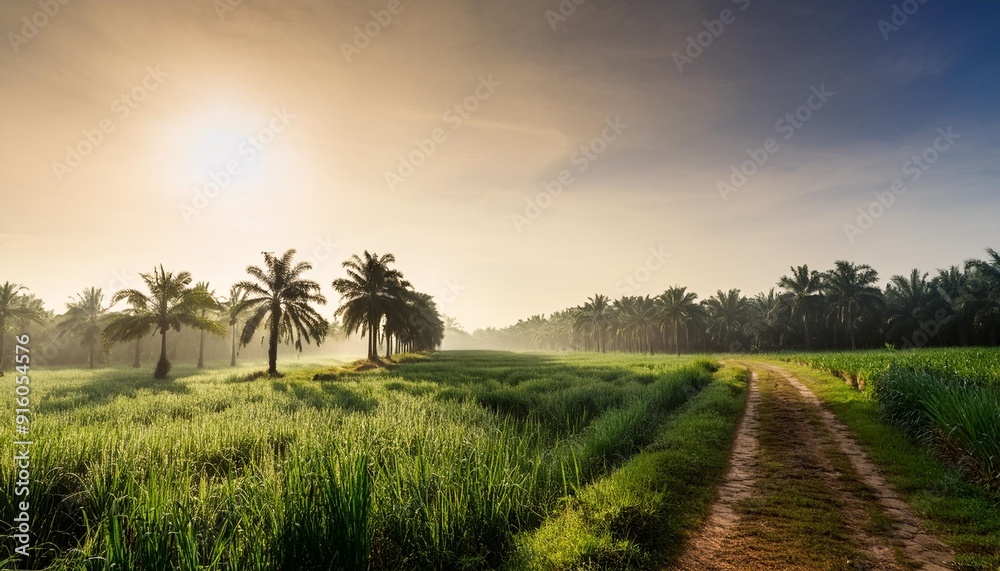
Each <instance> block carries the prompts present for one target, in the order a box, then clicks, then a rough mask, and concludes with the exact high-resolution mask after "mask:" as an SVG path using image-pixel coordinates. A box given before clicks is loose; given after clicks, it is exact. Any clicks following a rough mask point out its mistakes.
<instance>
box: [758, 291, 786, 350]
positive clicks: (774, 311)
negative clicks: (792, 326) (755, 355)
mask: <svg viewBox="0 0 1000 571" xmlns="http://www.w3.org/2000/svg"><path fill="white" fill-rule="evenodd" d="M750 313H751V315H750V321H751V323H752V325H751V327H752V334H753V336H754V342H755V344H756V345H758V346H760V345H761V344H762V341H763V344H765V345H767V346H769V347H771V348H775V347H776V348H778V349H780V348H781V347H782V344H783V343H782V340H783V337H784V334H785V333H786V332H787V331H788V330H789V328H788V325H787V323H786V321H787V319H786V318H787V315H788V306H787V304H785V302H784V300H783V299H782V298H781V296H780V295H778V294H776V293H775V291H774V288H771V289H770V290H769V291H768V292H767V293H758V294H757V295H756V296H755V297H754V298H753V299H752V300H750Z"/></svg>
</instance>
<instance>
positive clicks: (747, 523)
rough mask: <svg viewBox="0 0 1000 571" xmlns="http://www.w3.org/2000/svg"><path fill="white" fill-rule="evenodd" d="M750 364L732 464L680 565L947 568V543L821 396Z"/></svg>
mask: <svg viewBox="0 0 1000 571" xmlns="http://www.w3.org/2000/svg"><path fill="white" fill-rule="evenodd" d="M748 366H749V367H750V368H751V370H752V371H753V379H752V381H751V385H750V391H749V397H748V404H747V409H746V412H745V415H744V418H743V420H742V422H741V423H740V426H739V428H738V429H737V435H736V441H735V444H734V448H733V453H732V456H731V458H730V466H729V470H728V472H727V474H726V476H725V479H724V480H723V483H722V485H721V486H720V489H719V495H718V498H717V500H716V501H715V503H714V504H713V506H712V508H711V511H710V513H709V516H708V519H707V521H706V523H705V525H704V526H703V528H702V529H701V531H700V532H699V533H698V534H697V535H696V536H695V537H694V538H692V540H691V542H690V543H689V545H688V547H687V548H686V550H685V552H684V554H683V555H682V556H681V558H680V559H679V561H678V564H677V565H676V566H675V567H674V569H684V570H691V571H694V570H713V569H714V570H737V569H738V570H765V569H766V570H785V569H789V570H790V569H796V570H806V569H808V570H826V569H830V570H841V569H843V570H851V569H854V570H872V571H881V570H886V571H890V570H891V571H895V570H899V571H904V570H909V569H917V570H923V571H944V570H946V569H950V568H951V567H949V564H950V562H951V561H952V559H953V556H952V554H951V553H950V551H949V550H948V548H947V547H946V546H945V545H944V544H943V543H942V542H941V541H940V540H939V539H937V538H936V537H934V536H932V535H931V534H929V533H927V531H926V530H925V529H924V528H923V527H922V524H921V523H920V521H919V520H918V519H917V518H916V517H915V516H914V515H913V513H912V512H911V511H910V509H909V507H908V506H907V505H906V504H905V503H904V502H903V501H902V500H901V499H900V497H899V496H898V495H897V494H896V493H895V492H894V491H893V490H892V488H891V486H890V485H889V484H888V483H887V482H886V481H885V479H884V477H883V476H882V474H881V473H880V472H879V471H878V469H877V468H876V467H875V465H874V464H873V463H872V462H871V460H870V459H869V458H868V457H867V456H866V455H865V454H864V452H863V451H862V450H861V448H860V447H859V446H858V444H857V443H856V442H855V441H854V440H853V439H852V437H851V436H850V433H849V432H848V430H847V429H846V427H844V426H843V424H842V423H840V421H839V420H837V418H836V417H835V416H834V415H833V414H832V413H831V412H829V411H828V410H826V409H825V408H823V407H822V406H821V404H820V402H819V400H818V399H817V398H816V396H815V395H814V394H813V393H812V392H811V391H810V390H809V389H808V388H807V387H806V386H805V385H804V384H802V382H801V381H800V380H798V379H796V378H795V377H794V376H793V375H791V374H789V373H788V372H787V371H785V370H783V369H781V368H779V367H775V366H772V365H765V364H760V363H749V364H748Z"/></svg>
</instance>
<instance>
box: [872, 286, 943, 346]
mask: <svg viewBox="0 0 1000 571" xmlns="http://www.w3.org/2000/svg"><path fill="white" fill-rule="evenodd" d="M885 301H886V305H887V306H888V308H889V319H888V321H887V325H888V335H889V336H890V337H892V338H895V339H905V338H907V337H909V336H910V335H913V334H915V333H916V332H917V331H918V330H919V329H920V326H921V325H922V324H923V323H924V322H926V321H927V320H929V319H930V318H931V316H933V314H934V310H935V309H937V308H938V307H940V306H941V304H942V300H941V297H940V296H939V295H938V293H937V292H936V291H935V290H934V288H933V287H932V286H931V283H930V282H929V281H927V273H926V272H924V273H921V272H920V270H917V269H914V270H913V271H911V272H910V275H909V276H908V277H904V276H892V277H891V278H890V279H889V284H888V285H887V286H886V291H885Z"/></svg>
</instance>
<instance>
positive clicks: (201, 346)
mask: <svg viewBox="0 0 1000 571" xmlns="http://www.w3.org/2000/svg"><path fill="white" fill-rule="evenodd" d="M198 368H199V369H203V368H205V330H204V329H202V331H201V336H200V337H199V339H198Z"/></svg>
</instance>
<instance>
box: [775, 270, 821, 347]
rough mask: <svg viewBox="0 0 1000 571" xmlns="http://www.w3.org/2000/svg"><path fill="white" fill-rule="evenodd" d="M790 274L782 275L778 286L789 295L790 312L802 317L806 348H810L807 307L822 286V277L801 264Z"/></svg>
mask: <svg viewBox="0 0 1000 571" xmlns="http://www.w3.org/2000/svg"><path fill="white" fill-rule="evenodd" d="M791 270H792V275H791V276H782V277H781V279H780V280H778V287H781V288H783V289H784V290H785V291H786V292H787V293H788V295H789V296H790V301H791V306H792V313H793V314H795V315H798V316H800V317H801V318H802V328H803V330H804V331H805V336H806V350H807V351H809V350H811V348H812V343H811V341H810V336H809V307H810V305H812V302H813V300H815V299H816V297H817V294H818V293H819V292H820V288H821V286H822V279H821V278H820V275H819V272H817V271H816V270H813V271H809V266H807V265H802V266H798V267H793V268H791Z"/></svg>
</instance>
